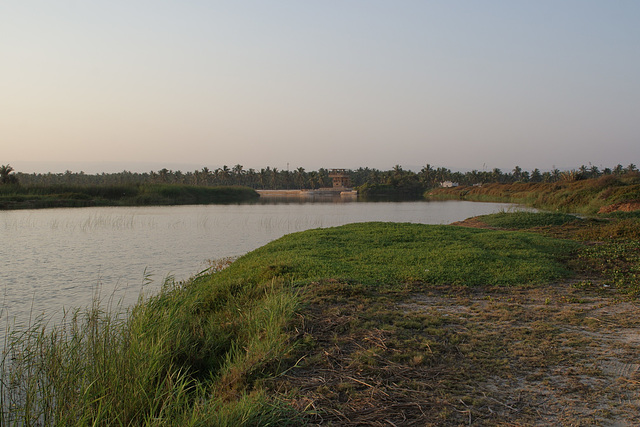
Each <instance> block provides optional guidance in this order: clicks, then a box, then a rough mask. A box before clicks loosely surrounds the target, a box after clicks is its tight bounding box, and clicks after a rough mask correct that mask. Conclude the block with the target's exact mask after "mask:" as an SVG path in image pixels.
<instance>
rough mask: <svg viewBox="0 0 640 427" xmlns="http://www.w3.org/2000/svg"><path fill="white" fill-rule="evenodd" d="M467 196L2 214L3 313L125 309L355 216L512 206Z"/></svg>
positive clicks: (423, 219) (20, 318) (429, 214)
mask: <svg viewBox="0 0 640 427" xmlns="http://www.w3.org/2000/svg"><path fill="white" fill-rule="evenodd" d="M513 206H514V205H511V204H502V203H480V202H466V201H417V202H375V203H374V202H345V203H336V202H335V201H333V202H326V201H325V202H314V203H303V202H286V203H282V202H280V203H269V201H268V200H266V201H264V202H263V203H255V204H237V205H205V206H202V205H198V206H161V207H96V208H72V209H42V210H16V211H0V236H1V237H2V238H1V239H0V241H1V242H2V244H0V262H1V263H0V268H1V269H0V292H2V301H1V304H0V312H1V314H2V317H3V318H5V319H10V321H11V322H12V323H13V321H14V320H15V321H16V322H17V323H18V324H24V323H25V322H28V321H29V318H30V317H35V316H37V315H39V314H42V313H45V314H46V317H51V318H53V319H55V318H57V317H58V316H60V315H61V313H62V310H63V308H66V309H70V308H76V307H85V306H87V305H89V304H90V303H91V301H92V298H93V297H94V295H100V296H101V298H102V299H103V300H104V299H107V298H113V300H114V301H116V302H118V301H121V302H122V304H123V306H128V305H130V304H132V303H133V302H135V301H136V300H137V299H138V296H139V295H140V293H141V292H143V293H144V294H145V295H150V294H152V293H155V292H157V291H158V289H159V287H160V286H161V285H162V283H163V281H164V278H165V277H167V276H169V275H171V276H174V277H175V279H176V280H184V279H187V278H189V277H190V276H192V275H194V274H196V273H198V272H200V271H202V270H204V269H205V268H207V267H208V265H209V264H208V260H215V259H221V258H225V257H238V256H240V255H243V254H245V253H247V252H249V251H251V250H253V249H256V248H258V247H260V246H263V245H264V244H266V243H268V242H270V241H272V240H274V239H277V238H279V237H281V236H283V235H285V234H288V233H292V232H296V231H303V230H307V229H311V228H319V227H333V226H339V225H344V224H347V223H353V222H365V221H394V222H412V223H424V224H448V223H451V222H454V221H459V220H463V219H465V218H468V217H471V216H475V215H482V214H488V213H493V212H498V211H501V210H506V209H510V208H513Z"/></svg>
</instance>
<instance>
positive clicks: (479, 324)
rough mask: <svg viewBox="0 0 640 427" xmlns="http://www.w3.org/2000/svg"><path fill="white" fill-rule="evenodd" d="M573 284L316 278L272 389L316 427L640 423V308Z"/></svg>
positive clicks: (609, 293)
mask: <svg viewBox="0 0 640 427" xmlns="http://www.w3.org/2000/svg"><path fill="white" fill-rule="evenodd" d="M573 285H574V283H571V282H566V283H556V284H553V285H548V286H544V287H536V288H528V289H504V288H483V289H479V288H475V289H468V288H459V287H440V288H437V289H429V290H420V289H416V288H414V289H413V290H412V291H407V292H405V293H402V294H388V293H387V294H377V293H376V292H375V291H374V290H369V291H366V292H365V291H363V292H360V293H359V294H357V295H354V294H347V293H342V294H341V292H340V289H341V288H340V287H341V286H343V287H344V289H347V288H348V285H341V284H336V283H332V284H331V285H330V286H329V288H327V286H328V285H327V284H316V285H315V286H314V287H313V290H312V291H311V294H310V295H309V298H308V300H309V301H310V303H309V305H308V306H307V307H306V308H305V309H304V311H303V313H304V314H303V315H301V317H300V322H299V324H298V332H299V336H298V338H299V339H300V342H302V343H303V344H302V346H301V347H300V348H299V352H298V353H297V354H296V355H295V356H294V357H295V358H296V361H297V363H296V364H295V367H294V368H292V369H290V370H288V371H286V372H285V373H284V374H282V375H281V376H279V377H278V378H276V379H275V380H273V381H272V383H271V387H272V388H273V390H274V391H277V392H278V393H280V394H281V395H283V396H288V400H289V402H290V403H291V404H292V405H293V406H295V407H297V408H298V409H301V410H305V411H307V413H308V414H309V422H310V424H312V425H363V426H364V425H367V426H394V425H395V426H399V425H407V426H411V425H421V426H424V425H445V426H448V425H451V426H454V425H456V426H457V425H474V426H484V425H486V426H494V425H503V426H507V425H567V426H569V425H571V426H580V425H640V400H639V396H640V395H639V392H640V364H639V361H638V358H637V355H638V353H639V351H640V339H638V337H639V336H640V307H639V306H638V304H637V303H635V302H630V301H623V300H621V299H620V298H619V296H618V295H616V294H614V293H613V292H607V291H602V290H600V291H597V292H596V291H589V290H585V289H579V288H577V287H574V286H573Z"/></svg>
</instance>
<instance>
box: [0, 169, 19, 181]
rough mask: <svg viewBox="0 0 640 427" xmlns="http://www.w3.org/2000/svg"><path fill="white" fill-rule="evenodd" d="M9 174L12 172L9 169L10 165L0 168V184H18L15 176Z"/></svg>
mask: <svg viewBox="0 0 640 427" xmlns="http://www.w3.org/2000/svg"><path fill="white" fill-rule="evenodd" d="M11 172H13V168H12V167H11V165H2V166H0V184H17V183H18V178H16V175H15V174H13V173H11Z"/></svg>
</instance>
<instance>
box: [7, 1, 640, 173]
mask: <svg viewBox="0 0 640 427" xmlns="http://www.w3.org/2000/svg"><path fill="white" fill-rule="evenodd" d="M639 22H640V1H636V0H631V1H604V0H603V1H589V0H575V1H562V0H554V1H550V0H549V1H547V0H543V1H517V0H509V1H490V0H487V1H455V0H452V1H427V0H422V1H391V0H388V1H376V0H353V1H349V0H342V1H333V0H323V1H315V2H312V1H300V0H289V1H273V0H270V1H266V0H265V1H162V0H156V1H141V0H126V1H122V0H110V1H102V0H94V1H88V2H85V1H79V0H78V1H64V0H58V1H55V2H52V1H31V0H20V1H17V0H15V1H12V0H6V1H3V2H1V3H0V164H6V163H10V164H11V165H12V166H14V167H15V168H16V169H17V170H23V171H28V172H30V171H34V170H37V171H46V170H54V171H55V170H56V169H57V170H65V169H72V170H74V171H79V170H85V171H87V172H98V171H103V170H104V171H118V170H122V169H125V168H126V169H129V170H136V169H137V170H150V169H156V170H157V169H160V168H162V167H168V168H171V169H182V170H191V169H196V168H202V167H203V166H208V167H210V168H212V167H219V166H222V165H225V164H226V165H229V166H232V165H235V164H238V163H239V164H242V165H244V166H245V168H250V167H251V168H258V169H259V168H261V167H266V166H272V167H277V168H279V169H284V168H286V167H287V164H288V165H289V167H290V168H291V169H293V168H297V167H304V168H305V169H307V170H315V169H318V168H320V167H328V168H330V167H346V168H357V167H359V166H363V167H364V166H369V167H375V168H379V169H390V168H392V167H393V166H394V165H396V164H400V165H402V166H404V167H405V168H415V167H417V168H419V167H421V166H423V165H425V164H426V163H430V164H432V165H436V166H445V167H449V168H452V169H479V170H482V169H483V168H487V169H491V168H494V167H499V168H502V169H505V170H510V169H511V168H513V166H515V165H520V166H521V167H523V168H524V169H528V170H530V169H533V168H535V167H538V168H540V169H543V170H544V169H550V168H551V167H552V166H553V165H556V166H558V167H560V168H573V167H578V166H580V165H581V164H589V163H592V164H595V165H597V166H603V167H607V166H609V167H612V166H615V165H616V164H618V163H621V164H623V165H627V164H629V163H631V162H633V163H636V164H638V163H640V25H639ZM45 162H46V163H45Z"/></svg>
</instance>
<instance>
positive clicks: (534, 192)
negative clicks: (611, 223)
mask: <svg viewBox="0 0 640 427" xmlns="http://www.w3.org/2000/svg"><path fill="white" fill-rule="evenodd" d="M424 195H425V197H427V198H455V199H462V200H475V201H485V202H490V201H495V202H509V203H522V204H526V205H529V206H532V207H536V208H540V209H546V210H553V211H560V212H573V213H581V214H586V215H594V214H597V213H611V212H615V211H632V210H638V209H640V173H638V172H628V173H626V174H624V175H620V176H616V175H605V176H602V177H600V178H594V179H583V180H564V181H558V182H554V183H518V182H516V183H513V184H485V185H475V186H457V187H449V188H436V189H433V190H429V191H427V192H426V193H425V194H424Z"/></svg>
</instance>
